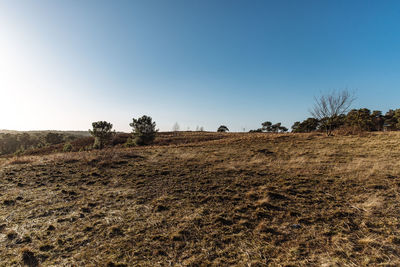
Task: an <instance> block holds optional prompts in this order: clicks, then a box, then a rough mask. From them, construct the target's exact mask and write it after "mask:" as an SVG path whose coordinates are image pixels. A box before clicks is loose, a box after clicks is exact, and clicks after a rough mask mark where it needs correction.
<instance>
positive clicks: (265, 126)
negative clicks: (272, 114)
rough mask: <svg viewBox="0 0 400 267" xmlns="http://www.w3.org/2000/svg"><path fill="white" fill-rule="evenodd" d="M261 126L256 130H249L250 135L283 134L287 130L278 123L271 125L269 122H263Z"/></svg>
mask: <svg viewBox="0 0 400 267" xmlns="http://www.w3.org/2000/svg"><path fill="white" fill-rule="evenodd" d="M261 126H262V127H261V128H258V129H257V130H250V133H262V132H266V133H279V132H281V133H285V132H287V131H288V128H286V127H285V126H283V125H282V123H280V122H278V123H274V124H272V122H270V121H265V122H263V123H261Z"/></svg>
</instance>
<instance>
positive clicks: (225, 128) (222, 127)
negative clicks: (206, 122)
mask: <svg viewBox="0 0 400 267" xmlns="http://www.w3.org/2000/svg"><path fill="white" fill-rule="evenodd" d="M217 132H220V133H225V132H229V129H228V127H226V126H225V125H221V126H219V127H218V129H217Z"/></svg>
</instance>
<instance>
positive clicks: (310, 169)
mask: <svg viewBox="0 0 400 267" xmlns="http://www.w3.org/2000/svg"><path fill="white" fill-rule="evenodd" d="M204 134H205V135H206V136H205V137H201V136H200V135H201V133H194V134H193V136H192V137H191V138H192V139H191V142H189V141H187V142H184V141H183V139H184V137H187V138H189V137H188V135H190V133H184V134H183V135H184V136H182V135H179V134H178V135H173V136H168V135H166V136H164V139H163V140H162V142H160V145H156V146H151V147H144V148H136V147H135V148H130V149H108V150H104V151H93V152H75V153H59V154H51V155H47V156H32V157H29V158H15V159H9V160H3V161H2V163H1V164H2V165H1V168H0V179H1V180H0V181H1V182H0V192H1V193H0V247H1V248H2V249H0V265H1V266H3V265H4V266H18V265H21V264H23V263H24V262H28V261H29V260H32V262H33V264H35V261H37V263H38V264H41V265H42V266H166V265H175V266H203V265H212V266H234V265H236V266H265V265H272V266H365V265H373V266H376V265H382V266H397V265H400V247H399V244H400V219H399V212H400V210H399V208H400V195H399V190H400V161H399V159H400V133H394V132H390V133H373V134H366V135H362V136H360V135H356V136H355V135H349V136H347V135H346V136H334V137H325V136H324V135H321V134H222V135H221V136H220V137H218V134H213V135H211V134H210V133H204ZM168 138H178V139H179V140H178V141H177V140H175V141H174V140H172V141H169V140H168ZM165 144H169V145H168V146H165ZM13 161H16V162H18V161H19V162H21V163H20V164H18V163H13Z"/></svg>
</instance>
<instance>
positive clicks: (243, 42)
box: [0, 0, 400, 131]
mask: <svg viewBox="0 0 400 267" xmlns="http://www.w3.org/2000/svg"><path fill="white" fill-rule="evenodd" d="M399 85H400V1H386V0H385V1H378V0H376V1H366V0H363V1H349V0H346V1H338V0H335V1H295V0H291V1H285V0H276V1H256V0H253V1H244V0H243V1H240V0H230V1H222V0H221V1H217V0H212V1H206V0H201V1H200V0H180V1H177V0H158V1H153V0H141V1H133V0H132V1H122V0H117V1H111V0H109V1H100V0H96V1H94V0H93V1H90V0H85V1H80V0H65V1H62V0H58V1H52V0H48V1H44V0H38V1H21V0H9V1H5V0H2V1H0V100H1V102H0V129H2V128H4V129H15V130H32V129H59V130H71V129H75V130H87V129H88V128H89V127H90V125H91V122H92V121H97V120H107V121H110V122H112V123H113V124H114V126H115V128H116V129H117V130H123V131H129V130H130V128H129V123H130V122H131V119H132V117H138V116H141V115H143V114H147V115H150V116H152V117H153V119H154V120H155V121H156V122H157V126H158V127H159V128H160V130H171V128H172V126H173V124H174V123H175V122H178V123H179V125H180V127H181V129H187V128H188V127H190V129H192V130H194V129H195V128H196V126H204V127H205V129H206V130H212V131H215V130H216V128H217V127H218V126H219V125H221V124H225V125H227V126H228V127H229V128H230V129H231V131H241V130H242V129H243V128H245V129H246V131H248V130H250V129H255V128H258V127H259V126H260V123H261V122H263V121H266V120H269V121H273V122H278V121H281V122H282V123H283V124H284V125H286V126H287V127H290V126H291V125H292V123H293V122H294V121H297V120H303V119H305V118H306V117H307V116H309V113H308V109H309V108H310V107H311V106H312V104H313V97H314V96H317V95H319V94H320V92H327V91H330V90H333V89H343V88H348V89H350V90H355V91H356V95H357V101H356V102H355V103H354V107H367V108H370V109H371V110H372V109H379V110H383V111H386V110H387V109H389V108H399V107H400V101H399V100H400V88H399Z"/></svg>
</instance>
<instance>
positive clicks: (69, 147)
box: [63, 143, 74, 152]
mask: <svg viewBox="0 0 400 267" xmlns="http://www.w3.org/2000/svg"><path fill="white" fill-rule="evenodd" d="M73 149H74V147H73V146H72V144H71V143H65V145H64V147H63V151H64V152H71V151H72V150H73Z"/></svg>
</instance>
